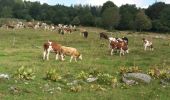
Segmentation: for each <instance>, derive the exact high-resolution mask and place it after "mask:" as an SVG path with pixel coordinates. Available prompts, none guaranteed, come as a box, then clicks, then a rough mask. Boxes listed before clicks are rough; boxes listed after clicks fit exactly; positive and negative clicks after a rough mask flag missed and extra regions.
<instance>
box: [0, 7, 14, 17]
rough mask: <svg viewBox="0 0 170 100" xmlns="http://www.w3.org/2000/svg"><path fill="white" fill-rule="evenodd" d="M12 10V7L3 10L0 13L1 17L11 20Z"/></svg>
mask: <svg viewBox="0 0 170 100" xmlns="http://www.w3.org/2000/svg"><path fill="white" fill-rule="evenodd" d="M12 13H13V12H12V8H11V7H7V6H6V7H4V8H2V11H1V12H0V16H1V17H4V18H10V17H12Z"/></svg>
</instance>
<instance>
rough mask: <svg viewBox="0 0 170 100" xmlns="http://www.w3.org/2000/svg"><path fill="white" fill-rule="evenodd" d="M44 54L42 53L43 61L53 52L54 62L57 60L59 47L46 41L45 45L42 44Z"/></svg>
mask: <svg viewBox="0 0 170 100" xmlns="http://www.w3.org/2000/svg"><path fill="white" fill-rule="evenodd" d="M43 46H44V53H43V59H44V60H45V59H47V60H49V54H50V52H54V53H55V54H56V60H58V56H59V53H60V51H61V45H60V44H58V43H56V42H52V41H48V42H47V43H44V45H43Z"/></svg>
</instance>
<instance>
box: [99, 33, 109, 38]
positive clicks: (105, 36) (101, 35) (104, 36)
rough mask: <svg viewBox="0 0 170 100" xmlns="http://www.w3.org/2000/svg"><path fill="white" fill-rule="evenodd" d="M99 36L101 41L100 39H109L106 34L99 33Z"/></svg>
mask: <svg viewBox="0 0 170 100" xmlns="http://www.w3.org/2000/svg"><path fill="white" fill-rule="evenodd" d="M99 36H100V39H102V38H104V39H109V38H108V36H107V34H106V33H104V32H101V33H99Z"/></svg>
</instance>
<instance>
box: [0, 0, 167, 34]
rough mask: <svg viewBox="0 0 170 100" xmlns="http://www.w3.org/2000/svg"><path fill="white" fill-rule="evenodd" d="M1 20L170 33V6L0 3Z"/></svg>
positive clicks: (12, 0) (5, 0)
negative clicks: (23, 20) (139, 6)
mask: <svg viewBox="0 0 170 100" xmlns="http://www.w3.org/2000/svg"><path fill="white" fill-rule="evenodd" d="M0 18H17V19H25V20H27V21H31V20H33V19H34V20H39V21H44V22H46V23H49V24H55V25H57V24H59V23H60V24H74V25H83V26H95V27H102V28H106V29H109V30H113V29H117V30H137V31H154V32H170V4H165V3H164V2H156V3H154V4H152V5H151V6H149V7H148V8H146V9H142V8H137V7H136V5H130V4H126V5H122V6H120V7H117V6H116V5H115V4H114V3H113V2H112V1H107V2H105V3H104V4H103V5H102V6H91V5H81V4H79V5H71V6H69V7H67V6H64V5H60V4H56V5H54V6H51V5H48V4H46V3H44V4H40V2H30V1H23V0H0Z"/></svg>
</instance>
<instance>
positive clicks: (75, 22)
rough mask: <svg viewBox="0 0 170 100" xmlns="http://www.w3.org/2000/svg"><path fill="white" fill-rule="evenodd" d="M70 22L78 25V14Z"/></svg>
mask: <svg viewBox="0 0 170 100" xmlns="http://www.w3.org/2000/svg"><path fill="white" fill-rule="evenodd" d="M71 24H72V25H77V26H78V25H79V24H80V19H79V17H78V16H77V17H75V18H74V19H73V20H72V22H71Z"/></svg>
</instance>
